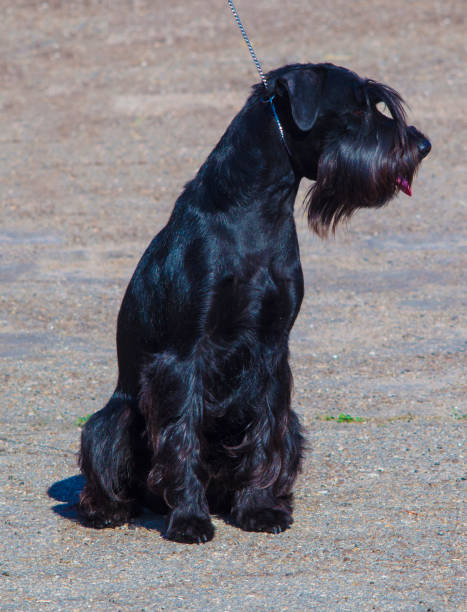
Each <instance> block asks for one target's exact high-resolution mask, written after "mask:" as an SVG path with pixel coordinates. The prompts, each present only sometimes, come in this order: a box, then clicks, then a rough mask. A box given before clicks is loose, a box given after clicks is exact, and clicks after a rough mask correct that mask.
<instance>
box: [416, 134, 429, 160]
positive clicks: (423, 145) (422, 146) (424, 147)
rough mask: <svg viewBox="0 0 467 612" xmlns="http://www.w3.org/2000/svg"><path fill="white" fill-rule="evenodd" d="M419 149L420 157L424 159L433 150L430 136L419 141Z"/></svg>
mask: <svg viewBox="0 0 467 612" xmlns="http://www.w3.org/2000/svg"><path fill="white" fill-rule="evenodd" d="M417 149H418V152H419V153H420V157H421V158H422V159H423V158H424V157H426V156H427V155H428V153H429V152H430V151H431V142H430V141H429V140H428V138H422V140H420V141H419V142H418V143H417Z"/></svg>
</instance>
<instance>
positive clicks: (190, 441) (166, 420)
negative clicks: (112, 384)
mask: <svg viewBox="0 0 467 612" xmlns="http://www.w3.org/2000/svg"><path fill="white" fill-rule="evenodd" d="M140 409H141V412H142V414H143V415H144V418H145V420H146V427H147V431H148V435H149V436H148V437H149V439H150V440H151V442H152V446H153V455H154V459H153V466H152V469H151V471H150V473H149V476H148V487H149V489H150V491H151V492H153V493H154V494H156V495H161V496H162V497H163V498H164V501H165V502H166V503H167V505H168V506H169V507H170V508H171V512H170V514H169V517H168V525H167V532H166V537H167V538H168V539H170V540H176V541H178V542H187V543H202V542H207V541H208V540H211V539H212V537H213V535H214V527H213V525H212V522H211V519H210V516H209V507H208V502H207V499H206V493H205V490H206V487H207V482H208V475H207V471H206V469H205V468H204V467H203V465H202V461H201V448H200V446H201V444H200V436H201V435H202V433H201V426H202V418H203V394H202V385H201V376H200V374H199V373H198V372H197V370H196V364H195V362H194V360H190V359H187V360H182V359H180V358H178V357H177V356H175V355H173V354H171V353H160V354H158V355H156V356H155V357H154V359H153V362H152V363H151V364H150V365H149V366H147V367H146V368H145V370H144V373H143V377H142V385H141V396H140Z"/></svg>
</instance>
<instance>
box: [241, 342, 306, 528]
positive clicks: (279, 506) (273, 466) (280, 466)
mask: <svg viewBox="0 0 467 612" xmlns="http://www.w3.org/2000/svg"><path fill="white" fill-rule="evenodd" d="M291 385H292V377H291V373H290V368H289V366H288V363H287V355H286V354H284V357H283V359H282V363H281V365H280V367H279V369H278V371H277V373H276V376H273V377H271V378H270V379H269V381H268V382H267V384H266V391H265V394H264V397H263V400H262V402H260V404H259V406H258V412H257V415H256V423H255V426H254V427H252V428H251V429H250V431H249V434H248V436H247V437H246V438H245V441H244V443H242V444H241V445H239V447H237V449H238V450H237V452H238V459H239V465H238V469H237V471H236V472H237V474H236V476H237V478H238V482H237V486H238V485H239V484H242V486H238V489H237V490H236V491H235V493H234V501H233V504H232V510H231V516H232V519H233V521H234V522H235V523H236V524H237V525H238V526H239V527H241V528H242V529H245V530H246V531H266V532H269V533H280V532H282V531H285V530H286V529H288V527H290V525H291V524H292V523H293V518H292V486H293V484H294V481H295V478H296V476H297V473H298V471H299V469H300V464H301V458H302V449H303V437H302V433H301V427H300V423H299V421H298V418H297V415H296V414H295V413H294V412H293V411H292V410H291V408H290V393H291ZM234 452H235V450H234ZM242 481H243V482H242Z"/></svg>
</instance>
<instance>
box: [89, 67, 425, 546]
mask: <svg viewBox="0 0 467 612" xmlns="http://www.w3.org/2000/svg"><path fill="white" fill-rule="evenodd" d="M267 80H268V83H269V87H270V91H269V92H267V95H265V90H264V88H263V85H261V84H259V85H256V86H255V87H254V88H253V92H252V95H251V96H250V98H249V99H248V100H247V102H246V104H245V106H244V107H243V108H242V110H241V111H240V112H239V113H238V115H237V116H236V117H235V118H234V120H233V121H232V123H231V124H230V126H229V127H228V128H227V131H226V132H225V134H224V135H223V136H222V138H221V139H220V141H219V143H218V144H217V146H216V147H215V148H214V150H213V151H212V153H211V154H210V155H209V156H208V158H207V160H206V161H205V162H204V164H203V165H202V166H201V168H200V170H199V172H198V174H197V175H196V177H195V178H194V179H193V180H192V181H190V182H189V183H188V184H187V185H186V186H185V189H184V191H183V193H182V194H181V196H180V197H179V198H178V200H177V202H176V204H175V207H174V210H173V212H172V215H171V217H170V219H169V222H168V223H167V225H166V226H165V227H164V228H163V229H162V230H161V231H160V233H159V234H158V235H157V236H156V237H155V238H154V240H153V241H152V242H151V244H150V245H149V247H148V249H147V250H146V252H145V253H144V255H143V257H142V258H141V261H140V262H139V264H138V266H137V268H136V271H135V273H134V275H133V278H132V279H131V281H130V284H129V286H128V288H127V291H126V293H125V296H124V298H123V303H122V306H121V309H120V313H119V316H118V326H117V351H118V366H119V376H118V383H117V387H116V389H115V392H114V394H113V395H112V397H111V398H110V400H109V402H108V403H107V405H106V406H105V407H104V408H102V410H100V411H99V412H97V413H96V414H94V415H93V416H92V417H91V418H90V419H89V421H88V422H87V423H86V425H85V427H84V429H83V432H82V440H81V453H80V459H79V462H80V467H81V470H82V471H83V473H84V475H85V476H86V484H85V487H84V490H83V491H82V493H81V497H80V512H81V515H82V516H83V518H84V520H85V521H86V522H87V523H88V524H90V525H92V526H94V527H107V526H114V525H118V524H121V523H124V522H126V521H128V520H129V519H130V518H131V517H132V516H133V515H135V514H136V513H137V511H138V510H139V509H140V508H141V507H142V506H143V505H147V506H149V507H152V508H154V509H156V510H158V511H164V512H168V513H169V514H168V523H167V533H166V536H167V538H169V539H172V540H177V541H181V542H206V541H207V540H210V539H211V538H212V537H213V535H214V527H213V525H212V522H211V519H210V512H220V513H224V514H225V515H228V517H229V520H230V521H232V522H233V523H234V524H236V525H238V526H239V527H241V528H242V529H246V530H250V531H266V532H270V533H279V532H281V531H283V530H285V529H287V528H288V527H289V526H290V524H291V523H292V492H291V491H292V486H293V484H294V481H295V478H296V476H297V473H298V471H299V469H300V464H301V459H302V452H303V438H302V433H301V429H300V424H299V421H298V418H297V416H296V414H295V413H294V411H293V410H292V409H291V406H290V395H291V386H292V376H291V372H290V368H289V364H288V354H289V349H288V338H289V333H290V330H291V328H292V325H293V323H294V321H295V318H296V316H297V314H298V311H299V308H300V304H301V301H302V297H303V275H302V269H301V266H300V256H299V248H298V242H297V234H296V230H295V222H294V212H293V210H294V200H295V196H296V194H297V189H298V186H299V183H300V180H301V178H302V177H307V178H309V179H312V180H313V181H315V182H314V184H313V185H312V187H311V189H310V191H309V193H308V195H307V198H306V210H307V213H308V221H309V224H310V227H311V228H312V229H313V230H314V231H315V232H316V233H317V234H319V235H321V236H324V235H326V234H327V233H328V231H329V230H331V231H334V229H335V227H336V225H337V223H338V222H339V221H341V220H342V219H345V218H349V217H350V216H351V215H352V213H353V212H354V211H355V210H356V209H358V208H362V207H379V206H382V205H383V204H385V203H387V202H388V201H389V200H390V199H391V198H392V197H393V196H394V195H395V194H396V193H398V192H399V191H403V192H405V193H406V194H408V195H410V193H411V184H412V179H413V176H414V174H415V171H416V170H417V167H418V165H419V163H420V162H421V160H422V159H423V158H424V157H425V156H426V155H427V154H428V152H429V151H430V148H431V145H430V142H429V141H428V140H427V138H425V136H424V135H423V134H421V133H420V132H419V131H418V130H417V129H416V128H415V127H412V126H408V125H407V124H406V120H405V114H404V109H403V101H402V99H401V97H400V96H399V94H398V93H397V92H396V91H395V90H394V89H391V88H390V87H388V86H386V85H382V84H380V83H377V82H375V81H372V80H368V79H362V78H360V77H359V76H357V75H356V74H355V73H353V72H351V71H349V70H347V69H345V68H340V67H336V66H334V65H332V64H303V65H302V64H296V65H290V66H285V67H283V68H279V69H278V70H275V71H272V72H271V73H269V74H268V75H267ZM271 96H275V100H274V104H275V106H274V107H273V108H272V107H271V104H270V103H269V102H270V98H271ZM381 104H384V105H385V108H386V112H381ZM276 116H277V117H278V118H280V122H281V123H282V126H283V134H284V142H282V140H281V135H280V133H279V130H278V125H277V124H276V119H275V117H276ZM284 145H285V146H284Z"/></svg>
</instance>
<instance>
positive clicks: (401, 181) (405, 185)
mask: <svg viewBox="0 0 467 612" xmlns="http://www.w3.org/2000/svg"><path fill="white" fill-rule="evenodd" d="M396 183H397V184H398V185H399V189H400V190H401V191H403V192H404V193H406V194H407V195H408V196H411V195H412V190H411V189H410V185H409V182H408V180H407V179H405V178H401V177H400V176H399V177H398V178H397V181H396Z"/></svg>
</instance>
